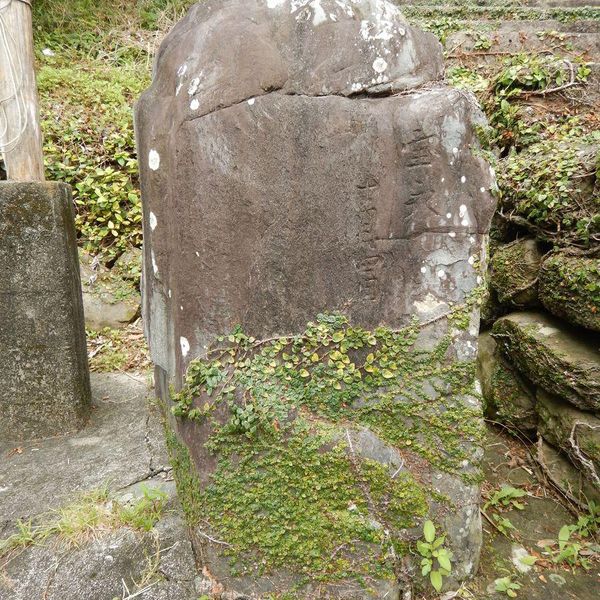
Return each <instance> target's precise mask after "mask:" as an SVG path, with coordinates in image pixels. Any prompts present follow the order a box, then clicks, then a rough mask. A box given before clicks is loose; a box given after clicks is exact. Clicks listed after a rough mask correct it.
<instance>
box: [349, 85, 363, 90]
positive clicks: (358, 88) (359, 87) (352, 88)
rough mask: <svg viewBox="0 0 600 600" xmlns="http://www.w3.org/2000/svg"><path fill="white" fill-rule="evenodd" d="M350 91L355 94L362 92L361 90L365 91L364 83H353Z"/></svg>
mask: <svg viewBox="0 0 600 600" xmlns="http://www.w3.org/2000/svg"><path fill="white" fill-rule="evenodd" d="M350 89H351V90H352V91H353V92H360V90H362V89H363V86H362V83H353V84H352V86H351V87H350Z"/></svg>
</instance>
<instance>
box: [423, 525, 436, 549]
mask: <svg viewBox="0 0 600 600" xmlns="http://www.w3.org/2000/svg"><path fill="white" fill-rule="evenodd" d="M423 535H424V536H425V540H426V541H428V542H429V543H430V544H431V543H432V542H433V541H434V540H435V525H434V524H433V523H432V522H431V521H425V523H424V525H423Z"/></svg>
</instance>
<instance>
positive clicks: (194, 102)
mask: <svg viewBox="0 0 600 600" xmlns="http://www.w3.org/2000/svg"><path fill="white" fill-rule="evenodd" d="M190 108H191V109H192V110H198V109H199V108H200V101H199V100H198V99H197V98H194V99H193V100H192V101H191V102H190Z"/></svg>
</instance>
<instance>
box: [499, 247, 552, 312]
mask: <svg viewBox="0 0 600 600" xmlns="http://www.w3.org/2000/svg"><path fill="white" fill-rule="evenodd" d="M541 263H542V253H541V252H540V251H539V249H538V246H537V243H536V241H535V240H533V239H524V240H516V241H514V242H512V243H510V244H506V245H505V246H500V247H499V248H498V249H497V250H496V252H495V253H494V256H493V257H492V259H491V261H490V285H491V287H492V288H493V289H494V290H495V291H496V294H497V296H498V301H499V302H500V303H501V304H505V305H508V306H520V307H525V306H536V305H537V304H538V293H537V279H538V273H539V270H540V266H541Z"/></svg>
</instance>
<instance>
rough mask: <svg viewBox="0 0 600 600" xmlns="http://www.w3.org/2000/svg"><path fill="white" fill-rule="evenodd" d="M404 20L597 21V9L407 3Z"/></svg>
mask: <svg viewBox="0 0 600 600" xmlns="http://www.w3.org/2000/svg"><path fill="white" fill-rule="evenodd" d="M400 8H401V10H402V12H403V14H404V16H405V17H406V18H407V19H409V20H411V19H419V18H420V19H425V18H427V19H436V18H437V19H442V18H444V19H452V18H453V19H472V18H474V17H476V18H477V19H482V20H502V21H511V20H512V21H514V20H517V21H519V20H545V19H557V20H561V21H564V22H568V21H574V20H577V19H592V20H598V19H600V6H598V5H597V6H569V7H563V6H554V7H552V6H548V7H541V6H523V5H516V4H513V5H511V4H505V3H502V4H492V5H488V6H481V5H479V4H463V3H460V4H451V3H449V2H443V3H439V4H435V3H433V2H431V1H430V2H427V3H423V4H421V3H414V2H411V3H407V4H400Z"/></svg>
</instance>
